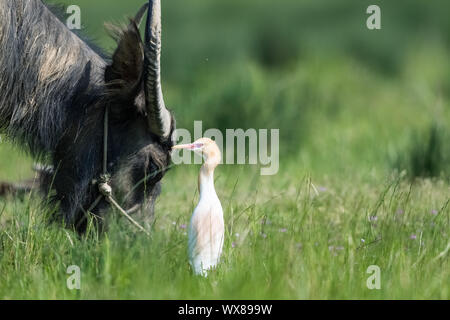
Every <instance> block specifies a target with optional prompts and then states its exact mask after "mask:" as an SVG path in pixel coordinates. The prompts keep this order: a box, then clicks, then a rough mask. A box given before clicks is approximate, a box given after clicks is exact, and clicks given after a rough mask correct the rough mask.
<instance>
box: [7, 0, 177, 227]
mask: <svg viewBox="0 0 450 320" xmlns="http://www.w3.org/2000/svg"><path fill="white" fill-rule="evenodd" d="M160 8H161V6H160V0H151V1H149V4H148V5H147V4H146V5H145V6H144V7H143V8H141V10H140V11H139V12H138V14H137V15H136V17H135V18H134V19H131V20H130V23H129V25H128V26H127V27H126V28H122V29H120V28H117V29H114V30H113V33H114V35H115V37H116V39H117V44H118V46H117V49H116V50H115V52H114V54H113V56H112V58H111V59H108V58H106V57H105V56H104V55H103V54H102V53H100V52H99V50H96V49H95V48H94V46H92V45H89V44H88V43H87V42H86V41H83V40H82V38H81V37H80V36H78V35H76V34H75V33H73V32H72V31H71V30H69V29H68V28H67V27H66V26H65V24H64V23H62V22H61V21H60V20H59V19H58V18H57V16H56V15H55V14H53V10H51V9H50V8H49V7H48V6H47V5H45V4H44V3H43V2H42V1H40V0H0V128H1V131H2V132H4V133H6V134H7V136H9V137H10V138H11V139H13V140H14V141H16V142H18V143H21V144H22V145H24V146H25V147H26V148H27V149H28V150H29V151H30V152H31V154H32V155H33V156H35V157H36V158H38V159H41V160H42V159H46V160H47V161H49V162H51V167H52V168H53V169H45V170H40V172H41V179H40V180H41V184H42V188H43V190H46V191H47V192H51V193H52V197H53V199H54V201H55V202H56V203H58V204H59V214H58V217H60V218H62V220H63V221H64V222H65V223H66V224H68V225H70V226H73V225H75V226H77V229H78V230H79V231H83V229H84V228H85V226H86V223H85V221H86V219H85V211H86V210H87V209H88V208H89V207H90V206H91V204H92V203H93V202H94V201H95V199H97V198H98V197H99V188H98V185H97V184H98V179H99V177H100V176H101V175H102V173H103V169H106V171H107V172H108V174H109V176H110V185H111V187H112V190H113V194H114V196H115V197H116V198H117V199H118V200H119V202H120V203H121V204H122V206H123V207H124V208H125V209H131V208H139V209H140V211H141V212H143V213H145V215H151V214H152V212H153V204H154V201H155V198H156V196H157V195H158V194H159V192H160V180H161V178H162V177H163V175H164V173H165V171H166V169H167V166H168V164H169V163H170V150H171V147H172V145H173V139H172V136H173V132H174V130H175V121H174V118H173V116H172V114H171V112H170V111H168V109H166V107H165V105H164V100H163V95H162V91H161V79H160V53H161V9H160ZM147 11H148V17H147V22H146V32H145V37H144V38H145V39H144V40H142V38H141V35H140V33H139V30H138V25H139V24H140V22H141V20H142V18H143V17H144V15H145V13H146V12H147ZM106 110H108V116H107V117H105V112H106ZM105 119H106V121H107V125H106V126H105V125H104V121H105ZM105 128H107V131H106V135H105ZM105 136H107V143H106V145H105V146H106V149H105V150H106V153H105V152H104V141H105ZM104 155H106V158H105V157H104ZM104 159H107V161H106V168H104V167H103V161H104ZM3 188H7V187H6V186H3ZM0 189H1V188H0ZM107 208H108V203H107V202H106V201H105V200H101V201H100V202H99V203H98V205H96V206H95V208H93V209H92V212H93V213H94V214H95V215H98V216H102V215H103V214H104V212H106V209H107Z"/></svg>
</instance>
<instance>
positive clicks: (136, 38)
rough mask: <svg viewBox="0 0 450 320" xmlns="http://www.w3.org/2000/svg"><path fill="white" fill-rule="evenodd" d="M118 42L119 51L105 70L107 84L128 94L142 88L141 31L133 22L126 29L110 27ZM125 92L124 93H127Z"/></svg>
mask: <svg viewBox="0 0 450 320" xmlns="http://www.w3.org/2000/svg"><path fill="white" fill-rule="evenodd" d="M109 29H110V30H111V32H112V35H113V37H114V38H115V39H116V41H117V44H118V46H117V49H116V51H115V52H114V55H113V57H112V63H111V64H110V65H108V66H107V67H106V69H105V81H106V84H107V85H108V86H109V87H110V88H112V89H122V90H125V91H126V92H128V93H131V92H130V91H135V90H136V89H137V88H138V87H140V83H141V79H142V74H143V65H144V46H143V43H142V40H141V35H140V33H139V29H138V27H137V25H136V22H135V21H134V20H131V22H130V24H129V25H128V27H127V28H126V29H117V28H114V27H111V26H110V27H109ZM126 92H124V93H126Z"/></svg>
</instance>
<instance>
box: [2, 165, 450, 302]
mask: <svg viewBox="0 0 450 320" xmlns="http://www.w3.org/2000/svg"><path fill="white" fill-rule="evenodd" d="M290 169H292V168H289V169H288V168H286V170H283V172H282V173H281V174H280V175H279V176H277V177H273V178H266V177H261V176H259V174H258V172H257V171H256V170H248V169H244V168H241V169H233V168H219V169H218V172H217V179H216V185H217V190H218V193H219V195H220V197H221V199H222V203H223V207H224V211H225V220H226V238H225V247H224V255H223V261H222V263H221V264H220V267H219V268H218V270H217V271H216V272H214V273H211V275H210V277H208V278H207V279H202V278H199V277H196V276H194V275H193V274H192V273H191V270H190V269H189V266H188V262H187V254H186V249H187V236H186V232H185V230H184V229H182V225H183V224H186V223H188V219H189V216H190V213H191V211H192V208H193V205H194V199H195V192H194V191H193V188H194V185H195V180H196V179H195V175H196V170H193V169H192V170H190V169H187V168H181V167H180V168H177V169H176V170H173V171H172V172H170V173H169V174H168V176H167V177H166V180H165V182H166V183H165V187H164V192H163V194H162V195H161V197H160V200H159V202H158V205H157V215H156V221H155V223H154V224H153V226H152V235H151V237H150V238H147V237H146V236H145V235H144V234H142V233H139V232H137V231H136V230H135V229H133V227H132V226H131V225H130V224H129V223H128V222H127V221H126V220H124V219H123V218H119V217H118V215H117V214H114V215H113V218H112V219H111V221H110V227H109V230H108V231H107V232H106V233H105V234H103V235H98V234H96V233H95V232H94V231H92V232H91V233H90V234H89V236H87V237H85V238H82V239H80V238H78V237H77V236H76V235H75V234H74V233H73V232H71V231H68V230H64V229H62V228H60V227H59V226H57V225H51V226H48V225H46V224H45V223H44V221H43V219H42V210H41V209H40V208H39V207H38V206H37V202H36V201H34V200H31V201H20V200H17V199H10V200H9V201H8V202H7V203H6V207H4V208H3V210H2V217H1V226H2V227H1V228H2V232H1V234H0V245H1V251H0V283H1V286H0V296H1V297H2V298H33V299H34V298H39V299H49V298H51V299H55V298H64V299H73V298H81V299H94V298H100V299H105V298H110V299H128V298H134V299H141V298H150V299H198V298H200V299H241V298H247V299H249V298H250V299H253V298H258V299H266V298H272V299H311V298H315V299H326V298H331V299H339V298H343V299H371V298H375V299H378V298H382V299H390V298H393V299H399V298H402V299H404V298H413V299H422V298H439V299H448V298H449V294H450V292H449V287H448V285H446V284H447V283H448V280H449V276H450V268H449V267H448V255H447V254H446V251H445V249H446V247H447V246H448V243H449V242H448V240H449V239H448V230H449V228H448V226H449V203H448V201H449V198H448V195H449V192H450V187H449V185H448V184H447V183H444V182H443V181H438V180H423V181H420V182H416V183H414V184H410V183H409V182H407V181H405V180H404V179H402V178H399V177H395V176H393V177H390V178H386V179H379V178H377V177H373V176H372V175H370V174H369V175H366V176H362V175H359V174H355V175H354V176H353V177H347V179H344V178H342V177H339V178H337V177H333V178H330V177H328V178H326V177H320V176H317V177H315V176H310V175H308V174H299V173H298V174H295V175H293V174H292V172H293V171H291V170H290ZM249 171H250V172H249ZM289 172H291V173H289ZM350 178H351V179H350ZM181 181H187V183H184V182H183V183H181ZM432 210H436V211H437V212H435V211H432ZM433 212H434V213H435V214H433ZM373 217H377V218H376V221H373V220H374V218H373ZM414 236H416V238H415V239H412V238H414ZM362 239H364V241H365V242H362ZM447 250H448V248H447ZM70 265H78V266H79V267H80V268H81V273H82V278H81V290H80V291H77V290H75V291H70V290H69V289H67V287H66V279H67V277H68V276H69V275H67V274H66V269H67V267H68V266H70ZM370 265H378V266H379V267H380V268H381V290H369V289H367V287H366V279H367V278H368V276H369V275H368V274H366V270H367V268H368V267H369V266H370Z"/></svg>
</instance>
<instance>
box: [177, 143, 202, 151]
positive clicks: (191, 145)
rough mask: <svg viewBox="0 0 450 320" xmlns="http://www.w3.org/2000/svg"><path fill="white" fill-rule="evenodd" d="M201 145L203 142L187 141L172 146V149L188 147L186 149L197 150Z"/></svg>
mask: <svg viewBox="0 0 450 320" xmlns="http://www.w3.org/2000/svg"><path fill="white" fill-rule="evenodd" d="M202 147H203V143H188V144H179V145H176V146H173V147H172V150H173V149H188V150H197V149H201V148H202Z"/></svg>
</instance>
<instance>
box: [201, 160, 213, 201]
mask: <svg viewBox="0 0 450 320" xmlns="http://www.w3.org/2000/svg"><path fill="white" fill-rule="evenodd" d="M215 168H216V165H212V164H209V163H208V162H205V163H204V164H203V166H202V167H201V168H200V173H199V175H198V190H199V192H200V198H202V197H209V196H216V190H215V189H214V169H215Z"/></svg>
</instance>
